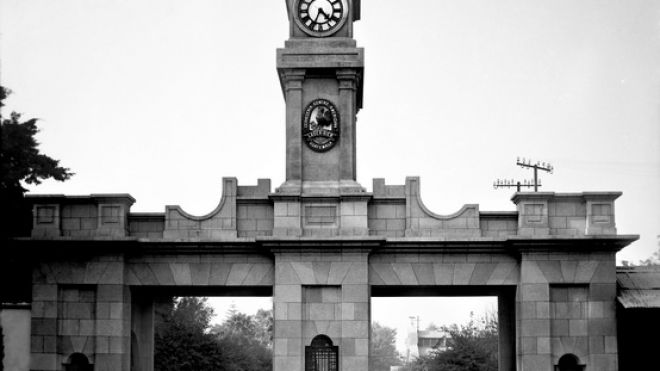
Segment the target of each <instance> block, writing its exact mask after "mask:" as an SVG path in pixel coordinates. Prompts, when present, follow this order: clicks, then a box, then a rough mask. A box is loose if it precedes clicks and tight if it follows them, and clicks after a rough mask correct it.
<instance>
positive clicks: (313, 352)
mask: <svg viewBox="0 0 660 371" xmlns="http://www.w3.org/2000/svg"><path fill="white" fill-rule="evenodd" d="M338 360H339V347H337V346H333V345H332V340H330V338H329V337H327V336H325V335H318V336H316V337H315V338H314V339H313V340H312V344H311V345H309V346H306V347H305V371H338V370H339V368H338V367H337V364H338V363H339V361H338Z"/></svg>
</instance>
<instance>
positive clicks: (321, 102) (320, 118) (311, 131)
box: [302, 99, 339, 152]
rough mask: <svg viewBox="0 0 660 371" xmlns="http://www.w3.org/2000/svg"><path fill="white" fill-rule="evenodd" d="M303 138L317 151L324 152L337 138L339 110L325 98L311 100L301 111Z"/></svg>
mask: <svg viewBox="0 0 660 371" xmlns="http://www.w3.org/2000/svg"><path fill="white" fill-rule="evenodd" d="M302 135H303V138H304V139H305V142H306V143H307V145H308V146H309V148H311V149H313V150H314V151H317V152H325V151H327V150H329V149H330V148H332V147H333V146H334V145H335V143H337V140H339V112H337V107H335V105H334V104H332V102H330V101H328V100H326V99H316V100H314V101H312V103H310V104H309V105H307V108H305V111H304V113H303V130H302Z"/></svg>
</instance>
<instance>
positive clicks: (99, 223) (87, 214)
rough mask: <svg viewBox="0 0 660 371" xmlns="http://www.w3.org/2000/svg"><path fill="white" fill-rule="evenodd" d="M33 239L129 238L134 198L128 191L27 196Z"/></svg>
mask: <svg viewBox="0 0 660 371" xmlns="http://www.w3.org/2000/svg"><path fill="white" fill-rule="evenodd" d="M26 199H27V201H28V202H29V203H30V204H32V233H31V236H32V237H33V238H52V237H77V238H87V237H118V238H121V237H126V236H128V234H129V232H128V231H129V223H128V215H129V212H130V208H131V206H132V205H133V203H135V199H134V198H133V197H131V196H130V195H128V194H92V195H89V196H64V195H28V196H26Z"/></svg>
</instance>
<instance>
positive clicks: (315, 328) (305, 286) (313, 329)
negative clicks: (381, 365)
mask: <svg viewBox="0 0 660 371" xmlns="http://www.w3.org/2000/svg"><path fill="white" fill-rule="evenodd" d="M274 253H275V289H274V293H273V303H274V319H275V331H274V362H273V370H274V371H302V370H304V368H305V346H309V345H310V343H311V341H312V339H313V338H314V337H315V336H317V335H326V336H328V337H330V338H331V339H332V341H333V343H334V345H337V346H339V369H340V370H342V371H364V370H367V369H368V366H369V323H370V321H369V285H368V277H367V254H368V252H367V251H363V250H359V249H355V250H353V249H351V250H347V249H323V250H322V251H321V250H317V249H310V248H304V249H302V250H301V249H278V250H277V251H274Z"/></svg>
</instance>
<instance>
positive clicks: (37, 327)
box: [30, 255, 131, 371]
mask: <svg viewBox="0 0 660 371" xmlns="http://www.w3.org/2000/svg"><path fill="white" fill-rule="evenodd" d="M67 259H71V257H62V260H60V261H47V262H43V263H40V264H38V265H37V266H36V267H35V268H34V270H33V278H32V282H33V285H32V326H31V327H32V329H31V332H32V339H31V349H30V351H31V362H30V363H31V364H30V369H31V370H40V371H46V370H52V371H55V370H61V369H62V364H64V363H66V362H67V361H68V359H69V357H70V356H71V355H72V354H73V353H81V354H83V355H85V356H86V357H87V359H88V360H89V362H90V363H92V364H93V365H94V370H95V371H129V370H130V359H129V354H130V311H131V309H130V289H129V287H128V286H126V285H125V284H124V262H123V256H121V255H108V256H100V257H96V258H94V259H92V260H87V261H82V262H81V261H77V262H76V263H72V262H71V261H70V260H67Z"/></svg>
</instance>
